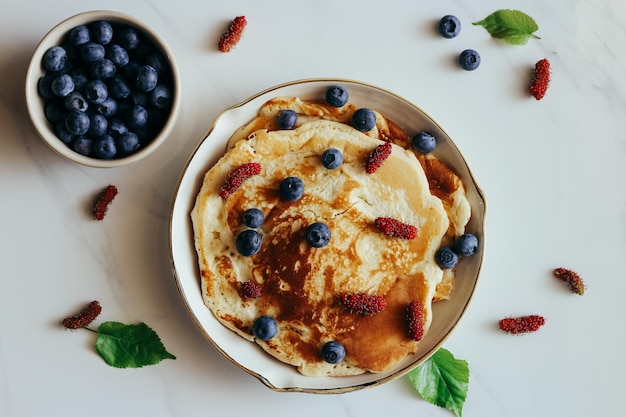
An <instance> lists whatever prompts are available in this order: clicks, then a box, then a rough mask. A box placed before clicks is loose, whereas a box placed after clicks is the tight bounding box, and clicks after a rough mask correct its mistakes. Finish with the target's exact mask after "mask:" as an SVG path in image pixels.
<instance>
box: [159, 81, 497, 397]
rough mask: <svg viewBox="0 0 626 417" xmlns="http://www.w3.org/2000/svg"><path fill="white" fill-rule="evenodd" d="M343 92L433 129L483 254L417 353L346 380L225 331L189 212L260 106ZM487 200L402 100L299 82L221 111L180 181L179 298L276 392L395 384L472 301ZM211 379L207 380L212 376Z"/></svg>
mask: <svg viewBox="0 0 626 417" xmlns="http://www.w3.org/2000/svg"><path fill="white" fill-rule="evenodd" d="M335 84H340V85H342V86H344V87H345V88H346V89H347V90H348V92H349V95H350V101H351V102H353V103H355V104H356V105H357V106H359V107H369V108H372V109H374V110H378V111H380V112H381V113H383V114H384V115H385V116H386V117H388V118H389V119H391V120H392V121H393V122H395V123H396V124H397V125H399V126H400V127H402V128H404V130H405V131H406V132H407V133H408V134H409V135H410V136H413V135H415V134H417V133H418V132H420V131H422V130H428V131H429V132H431V133H433V134H434V135H435V137H436V138H437V149H436V150H435V152H434V155H436V156H437V157H438V158H439V159H440V160H442V161H443V162H445V163H446V164H448V166H450V167H451V168H452V169H453V170H454V171H455V172H456V173H457V175H459V176H460V177H461V179H462V180H463V183H464V184H465V187H466V191H467V197H468V199H469V202H470V205H471V208H472V218H471V219H470V222H469V224H468V227H467V230H468V231H470V232H472V233H474V234H476V235H477V236H478V237H479V239H480V241H481V249H480V251H479V252H478V253H477V254H476V255H474V256H472V257H470V258H464V259H463V260H462V261H461V262H460V263H459V265H458V267H457V278H456V283H455V289H454V291H453V293H452V298H451V299H450V300H447V301H440V302H437V303H435V304H434V307H433V322H432V326H431V328H430V330H429V332H428V333H427V335H426V336H425V337H424V339H423V340H422V342H421V343H420V347H419V351H418V352H417V353H416V354H414V355H410V356H408V357H406V358H404V359H403V360H402V361H401V362H400V363H399V364H398V365H397V366H395V367H394V368H393V369H391V370H389V371H386V372H382V373H376V374H371V373H368V374H363V375H358V376H348V377H306V376H303V375H301V374H300V373H298V371H297V370H296V369H295V368H294V367H292V366H290V365H286V364H283V363H281V362H279V361H277V360H275V359H273V358H272V357H271V356H269V355H268V354H267V353H265V352H264V351H262V350H261V349H260V348H259V347H258V346H257V345H256V344H255V343H251V342H248V341H246V340H245V339H243V338H242V337H240V336H238V335H237V334H235V333H234V332H232V331H231V330H228V329H227V328H226V327H224V326H223V325H222V324H220V323H219V322H218V321H217V319H215V317H214V316H213V314H212V313H211V311H210V310H209V309H208V308H207V307H205V305H204V303H203V300H202V295H201V292H200V274H199V269H198V264H197V257H196V251H195V248H194V244H193V229H192V225H191V220H190V212H191V210H192V208H193V205H194V202H195V198H196V195H197V193H198V192H199V190H200V186H201V184H202V180H203V177H204V174H205V173H206V171H208V170H209V168H210V167H211V166H212V165H213V164H214V163H215V162H216V161H217V160H218V159H219V158H220V157H221V156H222V155H223V154H224V151H225V149H226V142H227V141H228V139H229V138H230V136H231V135H232V133H233V132H234V131H235V130H236V129H237V128H238V127H240V126H242V125H244V124H246V123H248V122H249V121H251V120H252V119H253V118H254V117H255V116H256V114H257V111H258V110H259V108H260V107H261V105H262V104H263V103H265V102H266V101H267V100H269V99H270V98H273V97H276V96H292V97H300V98H302V99H304V100H308V99H323V97H324V93H325V91H326V89H327V88H328V87H329V86H331V85H335ZM485 210H486V205H485V199H484V196H483V193H482V191H481V189H480V188H479V186H478V185H477V184H476V182H475V180H474V178H473V176H472V174H471V172H470V169H469V167H468V166H467V164H466V162H465V160H464V158H463V156H462V155H461V153H460V152H459V150H458V148H457V147H456V146H455V145H454V143H453V142H452V140H451V139H450V137H449V136H448V135H447V134H446V133H445V132H444V130H443V129H442V128H441V127H440V126H439V125H438V124H437V123H436V122H435V121H434V120H433V119H431V118H430V117H429V116H428V115H426V113H424V112H423V111H422V110H421V109H420V108H419V107H417V106H415V105H414V104H412V103H410V102H408V101H407V100H405V99H403V98H402V97H400V96H398V95H396V94H394V93H391V92H389V91H386V90H383V89H381V88H378V87H374V86H372V85H368V84H364V83H361V82H356V81H351V80H343V79H313V80H300V81H294V82H290V83H287V84H282V85H279V86H277V87H273V88H270V89H268V90H265V91H263V92H261V93H259V94H257V95H255V96H253V97H251V98H250V99H248V100H246V101H245V102H243V103H241V104H238V105H236V106H234V107H231V108H229V109H227V110H225V111H224V112H222V113H221V114H220V115H219V116H218V117H217V119H216V120H215V122H214V124H213V126H212V127H211V130H210V131H209V133H208V134H207V135H206V137H205V138H204V140H202V141H201V143H200V144H199V146H198V147H197V148H196V150H195V151H194V153H193V154H192V156H191V157H190V159H189V161H188V163H187V165H186V166H185V168H184V170H183V173H182V175H181V178H180V181H179V183H178V187H177V190H176V193H175V195H174V200H173V204H172V210H171V217H170V251H171V262H172V270H173V272H174V276H175V278H176V282H177V285H178V289H179V291H180V295H181V297H182V299H183V302H184V303H185V306H186V308H187V310H188V313H189V315H190V317H191V319H192V320H193V321H194V323H195V324H196V326H197V327H198V329H199V330H200V332H201V333H202V334H203V335H204V337H205V338H206V339H207V340H208V341H209V342H210V343H211V344H212V345H213V347H215V348H216V349H217V350H218V351H219V352H220V353H222V354H223V355H224V356H225V357H226V358H227V359H228V360H230V361H231V362H232V363H233V364H235V365H236V366H238V367H240V368H241V369H243V370H244V371H246V372H248V373H249V374H251V375H253V376H255V377H256V378H258V379H259V380H260V381H261V382H263V383H264V384H265V385H267V386H268V387H270V388H272V389H274V390H276V391H302V392H312V393H340V392H348V391H354V390H357V389H361V388H365V387H371V386H375V385H379V384H382V383H384V382H387V381H390V380H392V379H395V378H398V377H400V376H402V375H404V374H406V373H407V372H409V371H410V370H412V369H413V368H415V367H416V366H418V365H419V364H420V363H422V362H423V361H424V360H426V359H427V358H428V357H429V356H430V355H432V354H433V353H435V352H436V351H437V349H438V348H439V347H440V346H441V345H442V344H443V342H444V341H445V340H446V338H447V337H448V336H449V335H450V334H451V332H452V331H453V330H454V328H455V327H456V325H457V323H458V322H459V320H460V319H461V317H462V316H463V314H464V313H465V310H466V309H467V306H468V304H469V302H470V300H471V298H472V294H473V293H474V289H475V287H476V283H477V280H478V275H479V272H480V267H481V263H482V258H483V253H484V250H485V236H484V218H485ZM207 378H210V376H209V375H207Z"/></svg>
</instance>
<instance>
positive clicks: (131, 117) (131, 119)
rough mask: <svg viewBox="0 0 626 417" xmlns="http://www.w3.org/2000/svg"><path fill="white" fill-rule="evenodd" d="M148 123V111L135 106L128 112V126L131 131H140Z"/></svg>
mask: <svg viewBox="0 0 626 417" xmlns="http://www.w3.org/2000/svg"><path fill="white" fill-rule="evenodd" d="M147 123H148V110H146V108H145V107H143V106H140V105H138V104H135V105H133V106H131V107H130V109H129V110H128V111H127V112H126V124H127V125H128V127H129V128H131V129H140V128H142V127H144V126H145V125H146V124H147Z"/></svg>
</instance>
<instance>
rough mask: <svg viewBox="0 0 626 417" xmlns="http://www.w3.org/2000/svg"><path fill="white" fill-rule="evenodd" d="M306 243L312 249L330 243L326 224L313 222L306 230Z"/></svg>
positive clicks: (328, 229)
mask: <svg viewBox="0 0 626 417" xmlns="http://www.w3.org/2000/svg"><path fill="white" fill-rule="evenodd" d="M305 236H306V241H307V242H308V243H309V245H311V246H312V247H314V248H322V247H324V246H326V245H328V242H330V228H329V227H328V225H327V224H326V223H322V222H315V223H312V224H310V225H309V226H308V227H307V228H306V233H305Z"/></svg>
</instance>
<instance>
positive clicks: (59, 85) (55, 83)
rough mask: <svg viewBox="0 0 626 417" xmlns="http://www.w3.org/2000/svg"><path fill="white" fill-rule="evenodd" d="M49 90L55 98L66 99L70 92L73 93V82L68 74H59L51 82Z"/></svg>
mask: <svg viewBox="0 0 626 417" xmlns="http://www.w3.org/2000/svg"><path fill="white" fill-rule="evenodd" d="M50 88H51V89H52V92H53V93H54V94H55V95H56V96H58V97H67V96H68V95H69V94H70V93H71V92H72V91H74V81H73V80H72V77H71V76H70V75H69V74H61V75H59V76H58V77H56V78H55V79H54V80H52V84H51V85H50Z"/></svg>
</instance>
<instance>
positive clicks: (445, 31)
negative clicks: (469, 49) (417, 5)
mask: <svg viewBox="0 0 626 417" xmlns="http://www.w3.org/2000/svg"><path fill="white" fill-rule="evenodd" d="M438 27H439V33H440V34H441V36H443V37H444V38H447V39H452V38H455V37H457V36H458V35H459V33H461V21H460V20H459V18H458V17H456V16H453V15H450V14H449V15H446V16H444V17H442V18H441V20H440V21H439V26H438Z"/></svg>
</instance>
